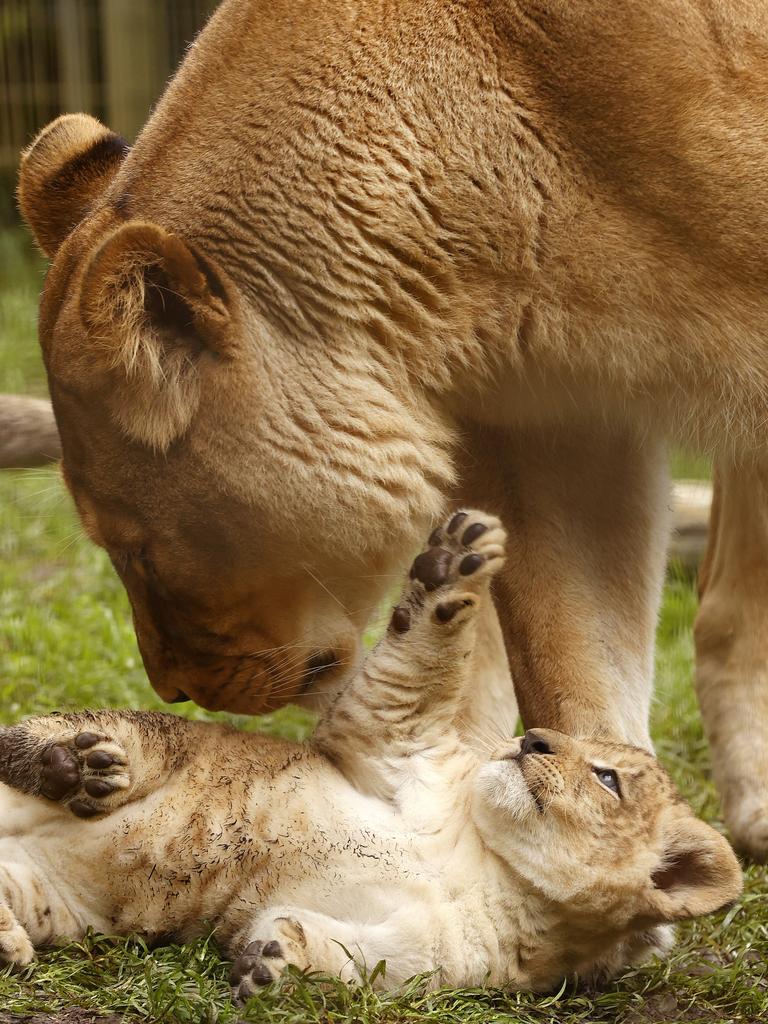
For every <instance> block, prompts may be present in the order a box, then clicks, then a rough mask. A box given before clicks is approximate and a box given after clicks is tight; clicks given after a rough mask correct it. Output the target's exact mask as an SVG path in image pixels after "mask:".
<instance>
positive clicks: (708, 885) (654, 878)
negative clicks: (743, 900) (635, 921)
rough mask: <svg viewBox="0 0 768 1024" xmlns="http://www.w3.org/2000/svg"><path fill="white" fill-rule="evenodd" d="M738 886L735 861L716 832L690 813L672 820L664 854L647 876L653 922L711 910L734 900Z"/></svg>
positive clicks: (705, 912)
mask: <svg viewBox="0 0 768 1024" xmlns="http://www.w3.org/2000/svg"><path fill="white" fill-rule="evenodd" d="M742 888H743V879H742V873H741V867H740V865H739V862H738V860H737V859H736V856H735V854H734V852H733V850H732V849H731V847H730V845H729V844H728V842H727V840H726V839H724V838H723V836H721V835H720V833H719V832H716V831H715V830H714V829H713V828H711V827H710V826H709V825H707V824H705V823H704V822H703V821H699V819H698V818H694V817H693V815H689V814H685V815H681V816H680V817H679V818H676V819H675V820H674V822H672V823H670V826H669V828H668V830H667V835H666V839H665V848H664V853H663V856H662V859H661V861H660V863H659V864H658V865H657V867H656V868H655V869H654V871H653V872H652V874H651V878H650V885H649V891H648V901H649V904H650V907H649V909H650V916H651V918H652V920H653V921H654V922H656V923H660V922H671V921H682V920H684V919H685V918H689V917H699V916H700V915H702V914H711V913H713V912H714V911H716V910H720V909H721V908H722V907H724V906H727V904H729V903H733V901H734V900H736V899H738V897H739V895H740V894H741V890H742Z"/></svg>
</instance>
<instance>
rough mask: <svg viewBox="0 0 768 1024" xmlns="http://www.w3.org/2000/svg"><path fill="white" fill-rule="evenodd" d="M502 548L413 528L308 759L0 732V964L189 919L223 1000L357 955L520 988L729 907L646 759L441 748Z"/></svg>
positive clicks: (99, 726) (456, 526) (51, 725)
mask: <svg viewBox="0 0 768 1024" xmlns="http://www.w3.org/2000/svg"><path fill="white" fill-rule="evenodd" d="M503 543H504V532H503V530H502V529H501V527H500V525H499V522H498V520H496V519H494V518H491V517H488V516H485V515H483V514H481V513H475V512H473V513H461V514H459V515H456V516H455V517H453V518H452V519H451V520H450V521H449V522H448V523H446V524H445V525H444V526H443V527H442V529H440V530H437V531H436V532H435V533H434V534H433V536H432V537H431V539H430V546H429V547H428V548H427V549H426V550H425V551H424V552H423V553H422V554H421V555H419V557H418V558H417V559H416V561H415V562H414V563H413V567H412V570H411V573H410V578H409V580H408V582H407V583H406V586H405V591H404V593H403V595H402V597H401V599H400V602H399V604H398V605H397V607H396V608H395V610H394V613H393V615H392V621H391V624H390V628H389V631H388V633H387V635H386V636H385V638H384V639H383V640H382V641H381V643H380V644H379V646H378V647H377V648H376V650H375V651H374V653H373V654H372V655H371V656H370V658H369V659H368V660H367V662H366V663H365V665H364V666H363V667H362V669H361V670H360V672H359V673H358V674H357V675H356V676H355V677H354V679H353V680H352V681H351V682H350V684H349V685H348V687H347V688H346V689H345V690H344V691H343V692H342V694H341V696H340V697H339V698H338V700H337V701H336V702H335V703H334V705H333V707H332V709H331V711H330V713H329V714H328V715H327V716H326V718H325V719H324V721H323V722H322V723H321V725H320V727H319V730H318V733H317V734H316V736H315V738H314V740H313V743H312V745H311V746H309V745H307V746H304V747H302V746H296V745H291V744H287V743H281V742H275V741H270V740H268V739H265V738H263V737H259V736H253V735H248V734H244V733H238V732H235V731H234V730H231V729H226V728H222V727H219V726H209V725H201V724H192V723H189V722H185V721H183V720H181V719H178V718H174V717H171V716H168V715H157V714H151V713H145V714H142V713H134V712H93V713H91V712H88V713H84V714H79V715H64V716H48V717H44V718H36V719H32V720H31V721H29V722H26V723H24V724H22V725H19V726H15V727H13V728H9V729H4V730H0V778H1V779H2V780H3V782H5V783H6V784H7V786H10V787H12V788H5V787H2V786H0V900H2V903H0V960H5V961H10V962H13V963H19V964H24V963H28V962H29V961H30V960H31V959H32V956H33V946H34V945H39V944H43V943H49V942H51V941H52V940H54V939H59V938H79V937H80V936H82V935H83V934H84V932H85V930H86V928H88V927H89V926H93V927H96V928H98V929H100V930H102V931H107V932H110V933H112V934H126V933H129V932H136V931H138V932H142V933H144V934H145V935H148V936H149V937H157V936H160V935H168V934H169V933H170V934H176V935H178V936H180V937H182V938H187V937H190V936H192V935H194V934H199V933H200V932H201V930H203V929H205V928H206V926H208V927H210V926H211V925H214V926H215V927H216V932H217V935H218V936H219V938H220V940H221V942H222V943H223V945H224V948H225V949H226V950H228V951H230V952H231V953H232V955H233V956H235V957H238V959H237V960H236V961H235V964H234V967H233V969H232V980H233V984H234V987H235V990H236V994H237V997H238V998H239V999H245V998H247V997H248V996H249V995H251V994H252V993H253V992H254V990H255V989H256V987H257V986H259V985H262V984H264V983H266V982H269V981H271V980H273V979H274V978H275V977H277V975H278V974H279V973H280V971H281V970H282V968H283V967H285V965H286V964H294V965H296V966H297V967H299V968H308V967H309V968H314V969H319V970H323V971H328V972H333V973H337V974H340V975H341V976H342V977H343V978H346V979H355V978H357V977H359V971H360V969H361V966H367V968H368V969H372V968H373V967H374V966H375V965H376V964H377V963H378V962H379V961H381V960H386V963H387V974H386V980H387V983H389V984H395V985H396V984H398V983H399V982H402V981H403V980H405V979H406V978H408V977H410V976H412V975H414V974H417V973H420V972H427V971H429V972H431V971H438V972H439V974H438V975H437V976H436V981H439V982H441V983H444V984H449V985H480V984H483V983H484V982H486V981H487V982H489V983H490V984H494V985H511V986H514V987H518V988H534V989H542V988H548V987H549V986H551V985H553V984H554V983H555V982H556V981H558V980H559V979H560V978H562V977H563V976H564V975H565V974H567V973H569V972H571V971H580V972H585V971H589V970H590V969H591V968H593V967H594V966H595V964H596V963H598V962H600V963H601V966H602V963H603V961H604V959H605V957H606V955H607V954H611V955H612V954H613V953H614V951H615V947H616V945H617V943H624V945H625V947H626V946H630V947H631V946H632V944H633V940H636V943H637V946H638V948H644V947H645V943H646V936H645V932H646V931H647V929H648V928H650V927H651V926H652V925H657V924H659V923H661V922H669V921H675V920H679V919H682V918H687V917H692V916H695V915H698V914H705V913H708V912H709V911H712V910H715V909H716V908H718V907H720V906H721V905H723V904H724V903H726V902H728V901H730V900H733V899H735V898H736V896H737V895H738V894H739V892H740V888H741V873H740V870H739V865H738V862H737V861H736V858H735V857H734V855H733V853H732V852H731V850H730V848H729V846H728V844H727V843H726V841H725V840H724V839H723V838H722V836H720V835H719V834H718V833H717V832H715V831H714V829H712V828H710V827H709V826H708V825H705V824H704V823H703V822H701V821H698V820H697V819H696V818H694V816H693V815H692V813H691V811H690V810H689V809H688V807H687V806H686V805H685V804H683V802H682V801H681V800H680V798H679V796H678V795H677V794H676V792H675V790H674V787H673V786H672V783H671V782H670V780H669V778H668V777H667V775H666V774H665V773H664V771H663V770H662V769H661V768H660V767H659V765H658V764H657V762H656V761H655V760H654V758H653V757H652V756H651V755H650V754H649V753H647V752H646V751H644V750H640V749H638V748H635V747H629V746H622V745H619V744H608V743H598V742H588V741H578V740H574V739H570V738H568V737H566V736H564V735H562V734H560V733H556V732H550V731H546V730H537V731H535V732H533V731H529V732H527V733H526V734H525V736H523V737H522V738H518V739H515V740H510V741H508V742H507V743H506V744H505V745H504V746H502V747H501V749H500V750H499V751H498V752H497V753H496V754H495V756H494V757H492V758H491V759H490V760H488V759H487V757H486V758H483V757H481V756H480V755H479V754H478V753H477V752H476V751H475V750H474V749H472V748H470V747H469V746H468V745H467V744H465V743H464V742H463V741H462V740H461V738H460V737H459V735H458V733H457V732H456V730H455V728H454V721H455V719H456V716H457V713H458V710H459V705H460V703H461V702H462V701H464V700H466V699H468V698H470V696H471V694H470V692H469V684H470V682H471V680H470V678H469V676H470V671H469V666H470V664H471V662H470V655H471V653H472V649H473V646H474V644H475V639H476V623H477V612H478V608H479V605H480V602H481V600H484V599H485V600H487V589H488V582H489V580H490V578H491V576H492V575H493V573H495V572H496V571H497V570H498V569H499V568H500V567H501V564H502V560H503ZM77 818H80V819H83V818H85V819H90V820H89V821H88V822H87V823H84V822H82V821H78V820H77ZM350 953H351V954H352V957H353V959H350Z"/></svg>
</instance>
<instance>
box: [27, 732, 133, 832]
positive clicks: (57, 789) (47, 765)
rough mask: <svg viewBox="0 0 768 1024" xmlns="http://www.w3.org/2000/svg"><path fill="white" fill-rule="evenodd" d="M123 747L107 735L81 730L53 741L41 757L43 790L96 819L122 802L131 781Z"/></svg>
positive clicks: (45, 794) (86, 816)
mask: <svg viewBox="0 0 768 1024" xmlns="http://www.w3.org/2000/svg"><path fill="white" fill-rule="evenodd" d="M127 761H128V758H127V756H126V753H125V751H124V750H123V748H122V747H121V746H120V745H119V744H118V743H115V741H114V740H112V739H110V738H109V737H107V736H101V735H98V734H97V733H93V732H80V733H77V735H76V736H74V737H72V738H71V739H67V740H60V741H58V742H53V743H50V744H49V745H48V746H47V747H46V748H45V750H44V751H43V753H42V755H41V757H40V763H41V786H40V792H41V794H42V795H43V796H45V797H47V798H48V799H49V800H55V801H57V802H58V803H63V804H66V806H67V807H68V808H69V809H70V811H72V813H73V814H75V815H77V817H78V818H94V817H96V816H97V815H99V814H104V813H106V812H107V811H110V810H114V808H115V807H116V806H118V805H119V804H120V803H122V802H123V798H124V796H125V790H127V789H128V788H129V786H130V784H131V778H130V773H129V771H128V766H127Z"/></svg>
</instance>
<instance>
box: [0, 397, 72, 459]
mask: <svg viewBox="0 0 768 1024" xmlns="http://www.w3.org/2000/svg"><path fill="white" fill-rule="evenodd" d="M60 457H61V445H60V443H59V434H58V431H57V430H56V421H55V420H54V418H53V409H52V408H51V403H50V402H47V401H46V400H45V399H42V398H29V397H27V396H26V395H0V469H28V468H29V467H31V466H44V465H45V464H46V463H47V462H55V461H56V460H57V459H59V458H60Z"/></svg>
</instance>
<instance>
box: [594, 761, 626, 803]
mask: <svg viewBox="0 0 768 1024" xmlns="http://www.w3.org/2000/svg"><path fill="white" fill-rule="evenodd" d="M592 771H593V772H594V773H595V775H596V776H597V777H598V779H599V780H600V782H602V784H603V785H604V786H605V788H606V789H610V790H611V792H613V793H615V794H616V796H621V790H620V789H619V777H618V775H617V774H616V772H615V771H614V770H613V769H612V768H593V769H592Z"/></svg>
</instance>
